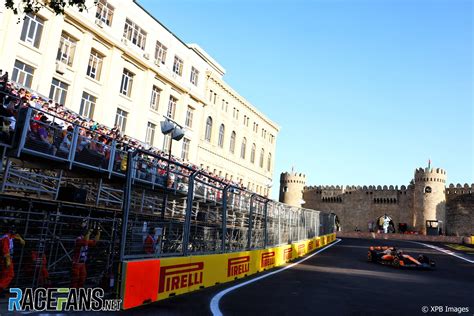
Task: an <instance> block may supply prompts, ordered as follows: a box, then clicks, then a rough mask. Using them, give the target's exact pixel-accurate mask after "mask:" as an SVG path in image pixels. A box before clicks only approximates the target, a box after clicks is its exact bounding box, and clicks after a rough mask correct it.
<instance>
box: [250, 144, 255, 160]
mask: <svg viewBox="0 0 474 316" xmlns="http://www.w3.org/2000/svg"><path fill="white" fill-rule="evenodd" d="M255 150H256V146H255V143H253V144H252V150H251V151H250V162H251V163H255Z"/></svg>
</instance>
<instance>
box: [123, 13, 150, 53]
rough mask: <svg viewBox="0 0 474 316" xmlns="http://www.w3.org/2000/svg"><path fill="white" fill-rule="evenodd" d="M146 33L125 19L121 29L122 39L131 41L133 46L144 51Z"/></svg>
mask: <svg viewBox="0 0 474 316" xmlns="http://www.w3.org/2000/svg"><path fill="white" fill-rule="evenodd" d="M146 35H147V34H146V32H145V31H144V30H143V29H142V28H141V27H139V26H138V25H137V24H135V23H134V22H133V21H131V20H129V19H126V20H125V26H124V29H123V37H124V38H126V39H127V40H129V41H131V42H132V44H133V45H135V46H138V47H140V48H141V49H143V50H144V49H145V45H146Z"/></svg>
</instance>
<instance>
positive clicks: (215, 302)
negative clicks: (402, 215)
mask: <svg viewBox="0 0 474 316" xmlns="http://www.w3.org/2000/svg"><path fill="white" fill-rule="evenodd" d="M340 241H341V239H339V238H338V239H336V241H335V242H334V243H332V244H329V245H327V246H326V247H324V248H321V249H319V250H318V251H316V252H315V253H313V254H311V255H309V256H307V257H305V258H303V259H301V260H300V261H298V262H295V263H292V264H290V265H288V266H286V267H284V268H282V269H278V270H276V271H273V272H269V273H267V274H264V275H262V276H259V277H256V278H253V279H251V280H248V281H245V282H242V283H240V284H237V285H234V286H232V287H230V288H227V289H225V290H222V291H220V292H219V293H217V294H216V295H214V297H213V298H212V299H211V304H210V307H211V313H212V315H214V316H222V312H221V310H220V309H219V301H220V300H221V298H222V297H223V296H224V295H226V294H227V293H229V292H232V291H233V290H236V289H238V288H240V287H243V286H246V285H247V284H250V283H253V282H257V281H259V280H261V279H264V278H266V277H269V276H271V275H274V274H277V273H280V272H283V271H285V270H286V269H290V268H292V267H294V266H296V265H297V264H299V263H301V262H303V261H306V260H308V259H309V258H311V257H313V256H315V255H317V254H318V253H320V252H322V251H324V250H326V249H328V248H330V247H332V246H334V245H335V244H337V243H338V242H340Z"/></svg>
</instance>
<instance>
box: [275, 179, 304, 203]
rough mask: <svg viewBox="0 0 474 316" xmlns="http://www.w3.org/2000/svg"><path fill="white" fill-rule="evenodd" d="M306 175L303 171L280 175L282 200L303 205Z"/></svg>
mask: <svg viewBox="0 0 474 316" xmlns="http://www.w3.org/2000/svg"><path fill="white" fill-rule="evenodd" d="M305 184H306V176H305V175H304V174H302V173H296V172H291V173H289V172H284V173H282V174H281V175H280V199H279V200H280V202H283V203H285V204H288V205H291V206H297V207H301V204H302V203H303V190H304V186H305Z"/></svg>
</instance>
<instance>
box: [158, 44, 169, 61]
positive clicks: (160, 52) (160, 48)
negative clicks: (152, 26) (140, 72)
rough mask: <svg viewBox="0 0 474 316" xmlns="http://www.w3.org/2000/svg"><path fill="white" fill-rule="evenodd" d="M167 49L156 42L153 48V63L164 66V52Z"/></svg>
mask: <svg viewBox="0 0 474 316" xmlns="http://www.w3.org/2000/svg"><path fill="white" fill-rule="evenodd" d="M167 51H168V48H166V46H165V45H163V44H161V43H160V42H159V41H156V46H155V62H157V63H162V64H164V63H165V62H166V52H167Z"/></svg>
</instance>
